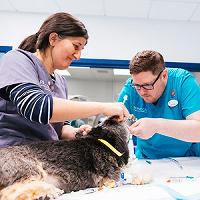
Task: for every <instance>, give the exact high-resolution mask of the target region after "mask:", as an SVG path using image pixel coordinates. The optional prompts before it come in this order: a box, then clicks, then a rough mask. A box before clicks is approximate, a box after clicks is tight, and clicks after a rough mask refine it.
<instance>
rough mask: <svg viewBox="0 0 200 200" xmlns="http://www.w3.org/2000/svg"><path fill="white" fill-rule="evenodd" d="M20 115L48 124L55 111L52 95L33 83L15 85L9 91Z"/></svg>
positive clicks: (10, 97)
mask: <svg viewBox="0 0 200 200" xmlns="http://www.w3.org/2000/svg"><path fill="white" fill-rule="evenodd" d="M9 99H10V101H12V102H13V103H14V104H15V105H16V107H17V111H18V113H19V114H20V115H22V116H24V117H25V118H26V119H28V120H31V121H34V122H38V123H40V124H48V123H49V120H50V119H51V117H52V112H53V98H52V96H51V95H49V94H46V93H44V91H43V90H42V89H41V88H40V87H39V86H38V85H36V84H33V83H20V84H17V85H15V86H14V87H13V88H12V89H11V90H10V93H9Z"/></svg>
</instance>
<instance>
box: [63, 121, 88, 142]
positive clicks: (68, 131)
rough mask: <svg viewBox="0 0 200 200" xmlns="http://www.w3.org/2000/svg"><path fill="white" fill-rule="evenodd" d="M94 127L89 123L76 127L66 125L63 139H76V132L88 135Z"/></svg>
mask: <svg viewBox="0 0 200 200" xmlns="http://www.w3.org/2000/svg"><path fill="white" fill-rule="evenodd" d="M91 129H92V127H91V126H90V125H88V124H84V125H82V126H80V127H79V128H75V127H73V126H70V125H64V126H63V128H62V135H61V139H64V140H72V139H75V137H76V134H77V133H79V134H81V135H87V134H88V133H89V132H90V131H91Z"/></svg>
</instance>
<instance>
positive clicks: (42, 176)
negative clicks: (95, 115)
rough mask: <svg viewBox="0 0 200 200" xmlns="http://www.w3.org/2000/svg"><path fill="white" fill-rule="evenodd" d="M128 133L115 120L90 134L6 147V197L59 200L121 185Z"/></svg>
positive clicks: (1, 178)
mask: <svg viewBox="0 0 200 200" xmlns="http://www.w3.org/2000/svg"><path fill="white" fill-rule="evenodd" d="M127 142H128V131H127V128H126V127H125V125H124V124H123V123H120V122H118V121H117V120H116V119H115V118H114V117H111V118H108V119H107V120H105V121H104V122H103V123H102V124H101V125H98V126H96V127H94V128H92V130H91V131H90V133H89V134H88V135H86V136H82V137H80V138H76V139H74V140H71V141H44V142H37V143H31V144H26V145H20V146H11V147H7V148H1V149H0V199H1V200H14V199H15V200H22V199H23V200H26V199H27V200H28V199H40V200H42V199H54V198H57V197H58V196H59V195H61V194H62V193H66V192H71V191H78V190H83V189H86V188H90V187H102V186H103V185H104V183H105V182H108V181H110V180H114V181H118V180H119V173H120V169H121V168H122V167H123V166H125V165H126V164H127V163H128V158H129V151H128V144H127Z"/></svg>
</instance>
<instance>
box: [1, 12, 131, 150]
mask: <svg viewBox="0 0 200 200" xmlns="http://www.w3.org/2000/svg"><path fill="white" fill-rule="evenodd" d="M87 40H88V33H87V30H86V28H85V26H84V25H83V24H82V23H81V22H80V21H79V20H77V19H76V18H74V17H73V16H72V15H70V14H68V13H56V14H54V15H51V16H50V17H49V18H48V19H47V20H45V21H44V23H43V24H42V26H41V27H40V29H39V31H38V32H37V33H36V34H34V35H31V36H29V37H27V38H26V39H25V40H24V41H23V42H22V43H21V44H20V45H19V49H16V50H13V51H10V52H8V53H7V54H5V55H4V56H3V57H2V58H1V61H0V147H3V146H8V145H16V144H23V143H27V142H31V141H37V140H57V139H59V138H62V139H72V138H74V137H75V133H76V132H82V133H85V132H88V130H89V129H90V127H89V126H87V125H84V126H82V127H80V128H78V129H75V128H73V127H71V126H69V125H64V122H65V121H66V120H70V119H79V118H86V117H89V116H93V115H97V114H104V115H107V116H110V115H118V116H119V119H120V120H123V119H124V118H126V117H127V116H128V111H127V110H126V108H125V107H124V106H123V104H122V103H99V102H76V101H70V100H67V86H66V80H65V78H64V77H62V76H60V75H58V74H57V73H55V70H56V69H59V70H62V69H67V68H68V67H69V65H70V64H71V62H72V61H73V60H77V59H80V56H81V51H82V49H83V48H84V46H85V45H86V43H87Z"/></svg>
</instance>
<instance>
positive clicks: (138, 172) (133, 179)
mask: <svg viewBox="0 0 200 200" xmlns="http://www.w3.org/2000/svg"><path fill="white" fill-rule="evenodd" d="M120 176H121V177H120V179H121V182H122V184H133V185H143V184H147V183H150V182H151V181H152V170H151V167H150V166H148V165H145V166H144V165H142V164H141V163H140V162H138V161H137V160H134V161H130V162H129V163H128V165H127V166H126V167H124V168H123V169H122V171H121V175H120Z"/></svg>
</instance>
